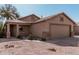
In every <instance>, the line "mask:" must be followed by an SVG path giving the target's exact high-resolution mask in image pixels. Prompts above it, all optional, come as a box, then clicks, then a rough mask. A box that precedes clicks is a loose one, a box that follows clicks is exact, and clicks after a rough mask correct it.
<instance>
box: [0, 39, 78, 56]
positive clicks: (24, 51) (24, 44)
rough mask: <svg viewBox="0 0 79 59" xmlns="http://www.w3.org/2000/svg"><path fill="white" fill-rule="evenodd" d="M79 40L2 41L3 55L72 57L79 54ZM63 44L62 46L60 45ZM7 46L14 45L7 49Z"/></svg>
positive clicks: (0, 49) (0, 41) (0, 44)
mask: <svg viewBox="0 0 79 59" xmlns="http://www.w3.org/2000/svg"><path fill="white" fill-rule="evenodd" d="M78 39H79V38H65V39H59V40H58V39H56V40H55V39H54V40H49V41H47V42H42V41H37V40H32V41H31V40H27V39H26V40H18V39H15V38H12V39H0V54H1V55H63V54H65V55H69V54H70V55H72V54H79V47H78ZM60 43H61V44H60ZM5 45H13V46H11V47H10V48H6V47H5Z"/></svg>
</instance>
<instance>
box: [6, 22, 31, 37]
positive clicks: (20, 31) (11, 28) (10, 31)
mask: <svg viewBox="0 0 79 59" xmlns="http://www.w3.org/2000/svg"><path fill="white" fill-rule="evenodd" d="M29 27H30V23H26V22H23V21H20V20H7V22H6V38H11V37H17V36H19V35H28V34H29V33H30V30H29Z"/></svg>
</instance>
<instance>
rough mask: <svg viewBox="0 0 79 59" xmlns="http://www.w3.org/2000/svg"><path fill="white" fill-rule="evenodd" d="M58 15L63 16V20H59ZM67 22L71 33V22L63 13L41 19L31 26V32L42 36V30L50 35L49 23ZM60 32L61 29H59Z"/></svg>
mask: <svg viewBox="0 0 79 59" xmlns="http://www.w3.org/2000/svg"><path fill="white" fill-rule="evenodd" d="M60 17H63V18H64V20H63V21H60ZM51 23H52V24H67V25H70V26H71V34H72V35H73V31H74V30H73V25H74V24H73V23H72V22H71V21H70V20H69V19H68V18H67V17H66V16H64V15H59V16H56V17H54V18H51V19H48V20H46V21H42V22H39V23H36V24H33V25H32V26H31V32H32V34H33V35H35V36H40V37H42V33H43V32H47V33H48V35H49V36H50V28H49V27H50V24H51ZM61 32H62V31H61Z"/></svg>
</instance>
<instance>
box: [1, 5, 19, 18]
mask: <svg viewBox="0 0 79 59" xmlns="http://www.w3.org/2000/svg"><path fill="white" fill-rule="evenodd" d="M0 16H1V17H3V18H6V20H13V19H17V18H19V16H20V15H19V14H18V12H17V9H16V8H15V7H14V6H12V5H11V4H6V5H4V6H2V7H0Z"/></svg>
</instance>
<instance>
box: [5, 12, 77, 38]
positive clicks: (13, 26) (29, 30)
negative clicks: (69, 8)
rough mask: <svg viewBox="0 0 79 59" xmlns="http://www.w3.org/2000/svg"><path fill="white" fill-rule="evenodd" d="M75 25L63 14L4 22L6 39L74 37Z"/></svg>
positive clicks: (34, 16) (30, 16)
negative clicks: (19, 37) (18, 37)
mask: <svg viewBox="0 0 79 59" xmlns="http://www.w3.org/2000/svg"><path fill="white" fill-rule="evenodd" d="M75 25H76V23H75V22H74V21H73V20H72V19H71V18H69V17H68V16H67V15H66V14H65V13H59V14H56V15H53V16H48V17H42V18H40V17H38V16H36V15H34V14H32V15H29V16H25V17H22V18H19V19H18V20H7V21H6V30H5V32H6V37H7V38H10V37H17V36H18V35H25V36H26V35H29V34H32V35H34V36H39V37H44V38H61V37H71V36H73V35H74V26H75Z"/></svg>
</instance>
